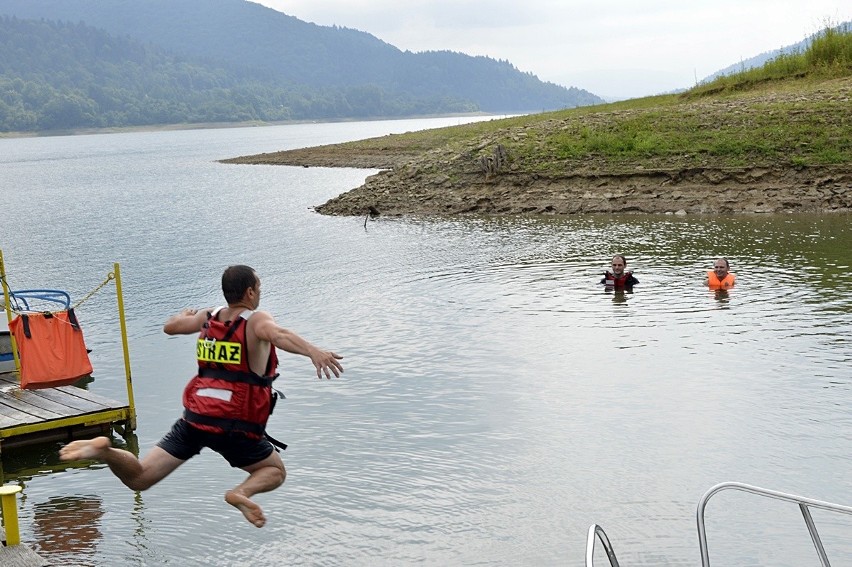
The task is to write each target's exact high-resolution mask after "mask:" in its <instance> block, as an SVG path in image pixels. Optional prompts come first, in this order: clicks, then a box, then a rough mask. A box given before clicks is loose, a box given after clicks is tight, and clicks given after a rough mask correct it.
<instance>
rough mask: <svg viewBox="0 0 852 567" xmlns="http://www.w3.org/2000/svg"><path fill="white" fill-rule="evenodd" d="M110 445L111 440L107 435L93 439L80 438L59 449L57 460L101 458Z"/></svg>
mask: <svg viewBox="0 0 852 567" xmlns="http://www.w3.org/2000/svg"><path fill="white" fill-rule="evenodd" d="M110 447H112V441H110V438H109V437H95V438H94V439H80V440H78V441H72V442H71V443H68V444H67V445H65V446H64V447H62V448H61V449H59V460H61V461H81V460H85V459H97V460H103V457H104V455H105V454H106V452H107V450H108V449H109V448H110Z"/></svg>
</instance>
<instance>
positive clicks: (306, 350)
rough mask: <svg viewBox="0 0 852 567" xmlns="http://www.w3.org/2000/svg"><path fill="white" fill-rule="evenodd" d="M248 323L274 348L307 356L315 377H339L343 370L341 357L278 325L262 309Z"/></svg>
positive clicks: (257, 334) (258, 335) (256, 333)
mask: <svg viewBox="0 0 852 567" xmlns="http://www.w3.org/2000/svg"><path fill="white" fill-rule="evenodd" d="M249 323H250V324H253V326H254V333H255V335H256V336H257V338H259V339H262V340H265V341H269V342H270V343H272V344H273V345H274V346H275V347H276V348H280V349H281V350H284V351H287V352H289V353H292V354H301V355H302V356H307V357H308V358H310V359H311V362H313V364H314V367H315V368H316V369H317V378H322V377H323V374H324V375H325V377H326V378H328V379H330V378H331V375H332V374H334V376H335V377H337V378H340V373H341V372H343V366H342V365H341V364H340V362H339V360H341V359H342V358H343V357H342V356H340V355H339V354H337V353H335V352H331V351H330V350H323V349H320V348H318V347H316V346H314V345H312V344H311V343H309V342H308V341H306V340H305V339H303V338H302V337H300V336H299V335H297V334H296V333H294V332H293V331H290V330H288V329H285V328H283V327H279V326H278V325H277V324H276V323H275V320H274V319H273V318H272V315H270V314H269V313H266V312H264V311H257V312H255V313H254V315H252V317H251V319H249Z"/></svg>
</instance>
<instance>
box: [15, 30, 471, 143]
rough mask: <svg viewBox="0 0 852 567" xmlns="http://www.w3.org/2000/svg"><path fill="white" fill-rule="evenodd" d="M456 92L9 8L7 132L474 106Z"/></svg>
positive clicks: (365, 115)
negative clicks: (225, 53)
mask: <svg viewBox="0 0 852 567" xmlns="http://www.w3.org/2000/svg"><path fill="white" fill-rule="evenodd" d="M477 110H479V105H477V104H476V103H475V102H472V101H471V100H466V99H464V98H461V97H458V96H453V95H452V94H450V93H432V94H429V95H427V96H415V95H412V94H410V93H407V92H394V91H392V90H390V89H387V88H384V87H381V86H379V85H371V84H360V85H352V86H342V85H341V86H325V87H316V86H309V85H306V84H298V83H295V82H292V81H290V82H285V81H283V80H276V79H274V78H272V77H269V76H264V75H263V73H260V72H252V71H250V70H244V71H240V70H239V69H235V68H234V67H233V66H231V67H228V66H226V65H215V64H211V63H210V62H205V61H199V60H195V59H193V58H187V57H180V56H177V55H174V54H172V53H170V52H167V51H165V50H163V49H161V48H158V47H156V46H154V45H151V44H143V43H142V42H139V41H134V40H131V39H129V38H119V37H113V36H111V35H110V34H108V33H107V32H105V31H103V30H100V29H97V28H93V27H91V26H87V25H85V24H82V23H68V22H56V21H49V20H44V19H41V20H28V19H18V18H16V17H12V16H2V17H0V131H5V132H10V131H21V132H27V131H42V130H65V129H74V128H85V127H116V126H119V127H120V126H146V125H157V124H176V123H178V124H179V123H204V122H242V121H264V122H271V121H282V120H307V119H313V120H334V119H342V118H376V117H402V116H413V115H427V114H440V113H457V112H474V111H477Z"/></svg>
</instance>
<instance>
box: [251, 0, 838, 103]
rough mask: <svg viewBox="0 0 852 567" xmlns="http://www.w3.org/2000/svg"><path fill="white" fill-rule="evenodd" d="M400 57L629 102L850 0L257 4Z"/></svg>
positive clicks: (813, 24)
mask: <svg viewBox="0 0 852 567" xmlns="http://www.w3.org/2000/svg"><path fill="white" fill-rule="evenodd" d="M255 1H258V2H259V3H260V4H263V5H265V6H268V7H270V8H274V9H276V10H278V11H280V12H284V13H285V14H288V15H290V16H295V17H297V18H299V19H300V20H304V21H307V22H313V23H316V24H319V25H326V26H331V25H338V26H342V27H347V28H354V29H357V30H361V31H365V32H368V33H371V34H373V35H374V36H376V37H378V38H379V39H381V40H383V41H385V42H387V43H390V44H391V45H394V46H396V47H398V48H400V49H402V50H409V51H427V50H451V51H458V52H461V53H466V54H468V55H487V56H489V57H492V58H494V59H504V60H508V61H509V62H510V63H512V64H513V65H514V66H515V67H517V68H518V69H520V70H521V71H526V72H530V73H533V74H534V75H536V76H538V78H540V79H541V80H543V81H550V82H553V83H557V84H560V85H564V86H568V87H570V86H574V87H578V88H581V89H585V90H587V91H590V92H592V93H594V94H597V95H599V96H602V97H605V98H629V97H638V96H645V95H653V94H659V93H661V92H666V91H670V90H674V89H679V88H688V87H690V86H692V85H694V84H695V82H696V78H697V79H698V80H701V79H703V78H704V77H706V76H708V75H711V74H713V73H715V72H716V71H718V70H720V69H723V68H725V67H727V66H729V65H732V64H735V63H738V62H740V61H742V60H744V59H748V58H750V57H753V56H755V55H759V54H761V53H764V52H767V51H772V50H774V49H778V48H780V47H784V46H787V45H790V44H793V43H797V42H799V41H801V40H802V39H804V38H805V37H807V36H809V35H811V34H813V33H814V32H816V31H818V30H820V29H822V28H823V27H825V26H824V24H825V23H826V22H831V23H835V24H836V23H840V22H845V21H849V20H852V1H850V0H671V1H669V0H609V1H602V0H597V1H595V0H587V1H582V0H452V1H451V0H404V1H400V0H255Z"/></svg>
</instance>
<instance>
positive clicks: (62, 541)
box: [33, 496, 104, 565]
mask: <svg viewBox="0 0 852 567" xmlns="http://www.w3.org/2000/svg"><path fill="white" fill-rule="evenodd" d="M103 515H104V510H103V506H102V500H101V498H100V497H99V496H57V497H51V498H48V499H47V500H46V501H44V502H37V503H35V504H33V520H34V522H33V534H34V536H35V544H36V550H37V551H39V552H45V553H50V554H51V555H54V554H55V555H56V556H62V555H65V556H70V557H75V558H80V557H86V556H91V555H92V552H94V550H95V548H96V545H97V544H98V543H99V541H100V540H101V538H102V537H103V534H102V533H101V530H100V520H101V517H102V516H103ZM77 560H78V559H75V561H77ZM90 565H95V563H90Z"/></svg>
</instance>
